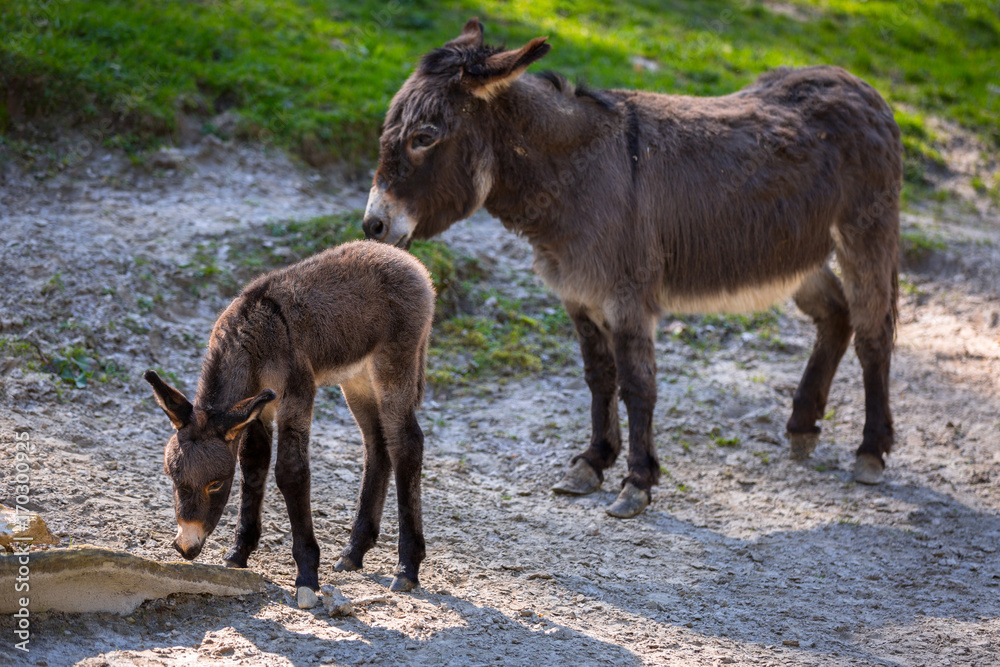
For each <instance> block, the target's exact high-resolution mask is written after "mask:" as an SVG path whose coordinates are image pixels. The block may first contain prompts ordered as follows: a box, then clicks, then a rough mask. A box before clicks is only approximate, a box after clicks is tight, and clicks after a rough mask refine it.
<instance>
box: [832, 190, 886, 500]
mask: <svg viewBox="0 0 1000 667" xmlns="http://www.w3.org/2000/svg"><path fill="white" fill-rule="evenodd" d="M881 213H882V215H880V216H873V215H871V214H869V215H865V214H862V215H859V216H858V218H857V222H856V223H854V224H852V225H843V224H842V225H840V226H839V228H838V229H839V231H840V234H839V238H838V239H837V259H838V260H839V262H840V266H841V268H842V271H843V279H844V291H845V293H846V295H847V303H848V307H849V308H850V312H851V325H852V326H853V327H854V349H855V350H856V352H857V354H858V361H859V362H861V369H862V373H863V380H864V386H865V428H864V434H863V438H862V441H861V446H860V447H858V451H857V458H856V460H855V462H854V479H855V481H857V482H861V483H862V484H877V483H878V482H880V481H881V479H882V473H883V471H884V470H885V458H884V457H885V455H886V454H888V453H889V451H890V450H891V449H892V444H893V425H892V413H891V412H890V409H889V364H890V361H891V358H892V346H893V340H894V338H895V331H896V299H897V297H898V289H899V276H898V262H899V218H898V209H897V208H896V207H895V206H894V205H893V206H886V207H883V208H882V210H881Z"/></svg>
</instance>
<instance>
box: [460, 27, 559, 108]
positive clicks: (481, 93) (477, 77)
mask: <svg viewBox="0 0 1000 667" xmlns="http://www.w3.org/2000/svg"><path fill="white" fill-rule="evenodd" d="M547 39H548V37H536V38H534V39H533V40H531V41H530V42H528V43H527V44H525V45H524V46H522V47H521V48H519V49H516V50H514V51H501V52H500V53H495V54H493V55H492V56H490V57H488V58H486V59H485V60H483V61H482V62H479V63H475V64H473V65H468V66H466V67H465V68H463V70H462V84H463V85H464V86H465V87H466V89H467V90H468V91H469V92H470V93H472V94H473V95H475V96H476V97H479V98H482V99H484V100H490V99H492V98H493V97H495V96H496V95H497V94H498V93H500V92H501V91H502V90H503V89H504V88H506V87H507V86H509V85H510V84H512V83H513V82H514V81H515V80H516V79H517V77H519V76H521V75H522V74H524V70H526V69H528V65H530V64H531V63H533V62H535V61H536V60H538V59H539V58H541V57H542V56H544V55H545V54H546V53H548V52H549V49H551V48H552V47H551V46H550V45H549V44H546V43H545V40H547Z"/></svg>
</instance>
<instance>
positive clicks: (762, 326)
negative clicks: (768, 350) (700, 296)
mask: <svg viewBox="0 0 1000 667" xmlns="http://www.w3.org/2000/svg"><path fill="white" fill-rule="evenodd" d="M780 317H781V311H780V310H779V309H778V307H774V308H771V309H769V310H765V311H762V312H759V313H752V314H739V315H688V316H684V317H682V318H680V320H681V321H682V322H683V323H684V326H683V327H680V328H678V329H676V331H675V333H674V334H673V335H674V337H675V338H677V339H678V340H680V341H682V342H684V343H685V344H687V345H690V346H692V347H694V348H696V349H698V350H701V351H704V352H711V351H715V350H718V349H719V348H720V347H721V346H722V344H723V343H724V342H726V341H727V340H729V339H730V338H732V337H733V336H740V335H742V334H744V333H746V332H751V333H753V334H754V335H756V336H757V338H759V339H760V340H762V341H764V342H765V343H767V344H769V345H773V346H776V347H779V348H780V347H781V346H783V343H782V342H781V339H780V337H779V335H778V334H779V326H778V325H779V322H780Z"/></svg>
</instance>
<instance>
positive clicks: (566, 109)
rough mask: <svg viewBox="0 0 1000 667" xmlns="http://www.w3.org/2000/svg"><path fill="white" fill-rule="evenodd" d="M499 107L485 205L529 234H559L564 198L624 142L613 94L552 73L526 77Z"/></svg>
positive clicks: (533, 236) (499, 100) (531, 236)
mask: <svg viewBox="0 0 1000 667" xmlns="http://www.w3.org/2000/svg"><path fill="white" fill-rule="evenodd" d="M560 83H561V87H559V86H560ZM494 104H495V107H494V110H493V115H492V117H491V121H492V125H493V127H492V129H493V132H492V141H491V143H492V148H493V157H494V170H493V174H494V179H493V187H492V189H491V192H490V195H489V196H488V197H487V198H486V202H485V204H486V210H487V211H489V212H490V214H492V215H494V216H496V217H498V218H500V220H501V221H502V222H503V224H504V225H505V226H506V227H508V228H509V229H511V230H513V231H515V232H518V233H521V234H523V235H525V236H527V237H528V238H529V239H539V240H540V239H543V238H544V237H557V236H558V235H559V234H561V233H562V232H563V231H565V230H561V229H559V227H560V226H561V225H560V220H561V218H562V217H563V216H562V215H561V214H562V213H564V211H562V210H561V209H562V208H563V206H564V203H563V202H565V201H566V200H567V199H568V197H567V195H568V194H570V192H571V191H572V190H573V189H574V188H577V187H581V185H582V179H583V176H584V174H585V172H586V171H587V170H588V167H589V166H590V165H591V164H592V163H593V162H594V161H595V160H597V159H600V158H602V157H606V156H607V149H608V143H609V142H614V141H618V140H619V139H620V137H621V136H622V134H623V128H624V116H623V114H622V112H621V111H620V110H619V109H618V108H617V107H616V106H615V102H614V100H612V99H611V98H610V97H608V98H605V97H604V95H603V94H602V93H589V92H579V91H577V90H576V89H575V88H574V87H573V86H571V85H570V84H568V83H566V82H565V81H560V80H559V79H556V78H554V77H553V78H551V79H550V78H548V77H535V76H525V77H522V78H521V79H519V80H517V81H515V82H514V83H513V84H512V85H511V86H510V88H509V89H508V90H506V91H505V92H504V93H503V94H502V95H500V96H499V97H498V98H497V99H496V100H495V103H494Z"/></svg>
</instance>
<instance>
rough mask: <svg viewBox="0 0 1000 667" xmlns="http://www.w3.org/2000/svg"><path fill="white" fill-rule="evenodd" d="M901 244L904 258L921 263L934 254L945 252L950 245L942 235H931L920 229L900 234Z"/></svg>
mask: <svg viewBox="0 0 1000 667" xmlns="http://www.w3.org/2000/svg"><path fill="white" fill-rule="evenodd" d="M899 236H900V238H899V243H900V247H901V248H902V252H903V256H904V257H906V258H907V259H908V260H909V261H911V262H921V261H923V260H925V259H927V258H928V257H930V255H931V254H932V253H934V252H940V251H942V250H945V249H946V248H947V247H948V245H947V244H946V243H945V241H944V239H943V238H941V236H940V235H931V234H930V233H928V232H927V231H926V230H924V229H921V228H919V227H914V228H912V229H905V230H903V231H902V232H901V233H900V235H899Z"/></svg>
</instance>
